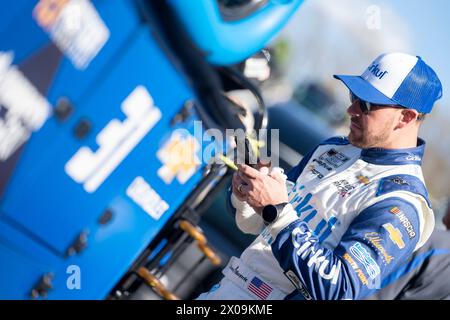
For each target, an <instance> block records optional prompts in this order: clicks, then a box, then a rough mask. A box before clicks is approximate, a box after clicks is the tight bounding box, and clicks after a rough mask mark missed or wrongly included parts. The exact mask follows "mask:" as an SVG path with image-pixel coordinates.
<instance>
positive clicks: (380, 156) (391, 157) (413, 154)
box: [361, 138, 425, 165]
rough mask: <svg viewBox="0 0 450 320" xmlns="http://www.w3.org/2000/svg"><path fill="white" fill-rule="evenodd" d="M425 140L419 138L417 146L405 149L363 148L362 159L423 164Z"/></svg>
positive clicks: (381, 162)
mask: <svg viewBox="0 0 450 320" xmlns="http://www.w3.org/2000/svg"><path fill="white" fill-rule="evenodd" d="M424 151H425V141H424V140H423V139H421V138H417V147H413V148H405V149H383V148H368V149H362V150H361V159H362V160H364V161H366V162H369V163H373V164H378V165H398V164H417V165H421V164H422V157H423V153H424Z"/></svg>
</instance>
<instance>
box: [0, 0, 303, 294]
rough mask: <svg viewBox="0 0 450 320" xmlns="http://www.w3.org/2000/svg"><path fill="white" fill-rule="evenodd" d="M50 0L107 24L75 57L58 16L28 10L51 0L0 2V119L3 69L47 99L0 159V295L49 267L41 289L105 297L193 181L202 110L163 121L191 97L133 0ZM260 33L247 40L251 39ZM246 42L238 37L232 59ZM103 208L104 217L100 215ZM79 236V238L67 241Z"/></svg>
mask: <svg viewBox="0 0 450 320" xmlns="http://www.w3.org/2000/svg"><path fill="white" fill-rule="evenodd" d="M2 1H3V0H2ZM3 2H4V1H3ZM54 2H55V3H58V4H61V5H62V6H61V8H60V9H61V10H63V9H62V8H64V5H66V3H72V4H73V3H92V5H93V7H92V8H94V9H93V10H94V11H92V12H90V14H91V18H90V19H91V20H92V21H97V22H98V21H101V23H102V24H104V27H105V28H106V29H105V30H107V36H106V38H105V39H106V40H105V42H104V43H102V44H101V45H99V48H98V52H93V53H91V56H89V58H88V59H87V60H89V61H88V63H83V62H80V61H79V60H77V59H78V58H79V59H81V58H80V57H82V56H83V53H82V52H81V51H80V50H81V49H80V48H87V49H86V50H89V45H87V44H86V43H85V44H84V47H83V45H82V46H81V47H76V46H75V45H74V46H73V47H70V45H69V46H68V47H64V48H63V47H61V46H64V45H65V44H64V43H63V44H61V42H58V40H55V34H56V33H55V32H56V31H55V30H57V28H58V27H61V26H60V25H59V26H58V23H59V24H61V22H54V21H53V22H54V23H53V24H50V26H49V25H46V24H45V23H46V21H47V20H46V19H47V18H48V16H46V15H42V14H43V13H42V12H40V13H36V12H37V11H36V10H38V9H37V8H38V6H39V5H48V4H50V3H53V1H48V0H40V1H29V0H21V1H19V0H18V1H14V3H13V4H4V6H2V7H3V8H4V7H5V6H8V8H9V11H8V13H9V15H8V14H6V16H7V18H5V19H3V20H1V22H0V121H5V123H6V122H7V121H9V120H7V119H8V117H9V116H10V114H13V113H14V112H16V113H17V112H19V111H18V110H19V109H20V105H18V104H17V101H16V100H17V98H18V97H19V98H20V95H19V96H14V95H13V96H12V97H13V98H12V99H13V100H14V99H16V100H14V101H15V102H11V101H9V102H8V101H7V99H6V98H5V97H8V95H7V94H6V93H5V92H4V91H2V90H5V87H2V86H4V83H5V81H6V80H5V79H7V80H8V81H10V82H11V83H13V82H14V81H16V82H14V83H16V84H17V83H18V82H17V81H19V80H20V79H22V80H20V81H22V82H21V85H24V82H23V81H25V82H26V84H27V86H28V94H30V93H29V92H32V93H33V94H37V92H39V96H40V97H42V99H43V101H46V103H47V105H48V106H49V107H50V110H49V114H48V119H47V120H46V121H43V123H42V126H41V127H39V128H37V129H36V130H34V132H30V137H29V139H27V141H25V142H24V143H23V144H22V145H20V146H19V148H18V150H16V151H15V152H13V153H12V154H11V155H9V156H7V157H6V159H3V160H1V159H0V261H1V263H0V299H28V298H30V297H31V292H32V288H36V284H38V283H39V281H40V280H41V279H42V277H43V276H45V275H48V274H52V277H53V278H52V279H53V280H52V289H51V290H48V295H47V296H46V297H47V298H49V299H103V298H106V297H107V295H108V293H109V292H110V291H111V290H112V289H113V287H114V286H115V285H116V284H117V282H118V281H119V280H120V279H121V278H122V277H123V276H124V274H125V273H126V272H127V271H128V270H129V268H130V267H131V265H132V264H133V262H135V260H136V259H137V258H138V257H139V256H140V254H141V253H142V252H143V251H144V249H145V248H147V246H148V245H149V244H150V243H151V242H152V241H153V240H154V239H155V237H156V235H157V234H158V233H159V232H160V231H161V230H162V229H163V228H165V227H166V226H167V223H168V221H169V220H170V219H171V217H172V216H173V214H174V213H175V211H176V210H177V209H178V208H180V206H181V205H182V204H183V202H184V201H185V199H186V198H187V197H188V195H189V194H190V193H191V192H192V191H193V190H194V189H195V188H196V187H197V186H198V184H199V183H200V182H201V181H202V179H203V176H202V171H203V169H204V168H205V166H206V162H207V160H208V159H202V151H203V150H205V149H206V148H207V147H208V146H209V144H204V143H203V144H202V141H201V140H202V138H201V136H199V134H198V132H195V130H194V128H195V126H194V122H195V121H197V120H201V119H200V117H199V115H198V114H197V113H196V111H195V109H192V110H191V113H190V115H189V116H188V117H187V118H186V119H184V120H183V121H181V122H179V123H177V124H173V123H172V119H173V118H174V116H175V115H176V114H177V113H178V112H179V111H180V110H181V108H182V107H183V105H184V104H185V102H186V101H188V100H193V101H196V100H197V99H198V97H197V96H196V93H195V92H194V90H193V89H192V88H191V84H190V83H189V76H188V75H185V74H183V73H181V72H180V70H179V69H177V68H176V67H175V66H174V63H173V61H172V60H171V59H170V58H169V57H168V56H167V55H166V54H167V52H165V51H163V50H162V49H161V47H160V45H159V42H158V41H157V40H156V39H155V38H154V34H152V32H151V30H150V29H149V27H148V26H147V25H145V24H144V23H143V22H142V21H141V18H140V15H139V12H138V7H137V6H135V2H134V1H129V0H114V1H106V0H94V1H91V2H88V1H85V0H76V1H75V0H72V2H70V1H65V0H63V1H57V0H56V1H54ZM189 2H190V1H189ZM8 3H9V2H8ZM294 3H296V4H297V5H298V4H299V3H300V2H299V1H297V2H296V1H293V2H292V3H290V4H289V5H284V6H282V5H280V6H281V7H283V10H282V12H285V11H286V10H287V9H288V8H290V9H289V10H293V8H294V7H295V5H294ZM57 8H58V7H57ZM92 8H91V9H92ZM41 9H42V8H41ZM179 9H180V10H182V9H183V8H179ZM197 9H199V8H197ZM52 10H55V8H54V7H52ZM58 10H59V9H58ZM190 10H194V8H191V9H190ZM61 12H63V11H61ZM61 12H59V11H58V12H56V13H57V14H62V13H61ZM264 12H266V11H264ZM268 12H272V11H267V13H265V14H268ZM277 12H278V11H277ZM280 12H281V11H280ZM44 13H45V14H49V12H47V11H44ZM50 13H52V14H53V13H55V12H53V11H51V12H50ZM75 13H76V12H75ZM39 14H41V16H40V17H39V18H37V16H38V15H39ZM190 14H191V15H193V16H195V17H200V16H202V14H210V12H203V11H201V10H200V11H190ZM2 15H4V13H1V14H0V16H2ZM278 15H283V17H284V18H280V17H279V18H276V19H278V20H277V21H278V24H280V23H281V21H284V20H285V19H286V17H287V15H286V13H283V14H282V13H279V14H277V15H275V16H276V17H277V16H278ZM261 16H264V14H261ZM266 17H267V16H266ZM49 19H50V18H49ZM96 19H97V20H96ZM50 20H51V19H50ZM252 21H254V22H253V23H256V21H257V20H252ZM248 23H250V22H248ZM258 26H259V24H258ZM62 27H64V25H63V26H62ZM83 27H86V26H85V25H81V28H83ZM100 27H101V25H100ZM215 27H216V26H215V25H210V26H208V28H215ZM55 28H56V29H55ZM267 28H274V29H276V28H277V27H275V25H272V26H268V27H267ZM75 29H76V28H75ZM100 29H101V28H100ZM67 30H69V31H70V28H69V29H66V30H65V32H69V31H67ZM76 30H78V29H76ZM96 30H99V26H97V29H96ZM200 34H201V37H204V35H202V33H201V32H200ZM264 34H265V35H266V36H267V35H268V34H269V33H268V31H267V32H266V31H264ZM66 36H67V37H68V38H70V39H72V40H73V39H74V38H73V37H72V35H70V34H69V35H66ZM84 36H86V34H85V35H84ZM89 36H92V34H90V35H89ZM103 36H105V34H103ZM71 37H72V38H71ZM207 38H208V37H207ZM208 39H209V40H208V41H212V39H211V38H208ZM263 39H265V38H258V40H257V41H256V40H255V41H256V42H257V46H258V47H259V46H261V45H262V44H263V42H264V41H265V40H263ZM72 40H71V41H72ZM97 40H98V39H97ZM194 40H195V39H194ZM74 41H75V40H74ZM91 41H92V43H95V39H93V40H92V39H91ZM69 42H70V41H69ZM256 42H255V43H256ZM88 44H89V43H88ZM78 45H79V44H78ZM241 49H242V48H241ZM241 49H238V48H234V49H233V50H241ZM77 50H78V51H77ZM253 50H254V48H253V47H252V48H245V49H242V50H241V51H242V52H241V53H240V54H239V55H234V56H233V59H238V58H239V57H240V59H242V58H243V57H245V56H246V55H248V54H250V52H251V51H253ZM10 60H11V61H10ZM211 61H216V62H217V61H221V62H223V61H222V60H221V58H218V60H217V59H215V58H213V59H212V60H211ZM13 73H15V74H16V78H14V79H15V80H14V79H13V80H11V79H12V77H11V74H13ZM8 77H9V78H8ZM17 77H19V78H20V79H19V80H17ZM24 79H25V80H24ZM9 98H11V96H9ZM24 98H27V97H26V94H25V93H24ZM62 99H63V100H65V101H69V102H70V104H71V106H72V107H73V110H72V111H71V113H70V114H69V115H68V117H67V119H61V118H58V114H57V112H56V110H57V106H58V105H60V102H61V100H62ZM14 104H16V105H15V106H14ZM26 108H34V106H33V104H30V105H27V106H26ZM11 110H14V112H13V111H11ZM22 110H23V109H22ZM24 110H31V109H24ZM26 121H27V120H25V117H24V118H23V119H22V118H20V117H19V122H21V123H22V122H23V123H25V122H26ZM23 123H22V124H21V125H22V126H23V125H24V124H23ZM83 123H84V126H85V129H86V130H85V132H84V133H83V132H82V131H83V130H81V129H82V128H83V127H82V126H81V125H80V124H83ZM0 124H1V125H3V122H2V123H0ZM77 128H78V129H77ZM80 128H81V129H80ZM178 129H182V130H183V131H178ZM80 130H81V131H80ZM80 132H81V133H80ZM174 132H181V133H180V135H178V136H174V135H173V133H174ZM189 147H190V149H189ZM177 148H182V150H186V148H188V149H187V153H188V154H190V155H191V156H192V159H195V158H198V159H199V160H203V162H198V163H197V162H196V163H195V165H194V164H192V163H190V164H189V165H188V166H187V167H186V166H183V165H180V163H177V160H179V159H178V157H179V156H180V150H179V149H177ZM183 148H184V149H183ZM0 149H1V148H0ZM164 152H166V154H164ZM0 156H1V152H0ZM193 161H196V160H193ZM94 163H96V165H95V166H93V164H94ZM91 166H92V168H91ZM158 210H159V211H158ZM105 211H109V212H110V213H112V218H111V220H110V221H109V222H107V223H99V221H100V218H101V216H102V215H103V214H104V213H105ZM81 236H83V237H85V238H86V239H85V240H86V243H85V245H86V247H85V248H79V249H74V248H76V244H77V241H76V240H77V239H78V238H80V237H81ZM78 251H79V252H78ZM73 266H76V267H77V268H79V270H80V272H81V273H80V274H79V275H80V280H81V281H80V285H81V287H79V288H72V287H71V286H70V284H69V283H68V281H69V280H70V276H71V273H70V270H71V267H73Z"/></svg>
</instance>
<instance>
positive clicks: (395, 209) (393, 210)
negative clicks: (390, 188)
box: [389, 207, 402, 214]
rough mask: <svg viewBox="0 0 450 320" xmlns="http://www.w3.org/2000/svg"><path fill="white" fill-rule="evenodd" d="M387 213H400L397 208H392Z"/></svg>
mask: <svg viewBox="0 0 450 320" xmlns="http://www.w3.org/2000/svg"><path fill="white" fill-rule="evenodd" d="M389 211H390V212H391V213H393V214H399V213H400V212H402V211H401V210H400V209H399V208H398V207H392V208H391V209H390V210H389Z"/></svg>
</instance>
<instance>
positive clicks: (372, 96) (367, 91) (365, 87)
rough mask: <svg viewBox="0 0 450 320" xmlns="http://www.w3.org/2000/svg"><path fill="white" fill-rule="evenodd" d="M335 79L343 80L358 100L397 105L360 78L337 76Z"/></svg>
mask: <svg viewBox="0 0 450 320" xmlns="http://www.w3.org/2000/svg"><path fill="white" fill-rule="evenodd" d="M334 77H335V78H336V79H338V80H341V81H342V82H343V83H344V84H345V85H346V86H347V88H348V89H349V90H350V91H351V92H353V93H354V94H355V95H356V96H357V97H358V98H360V99H362V100H365V101H367V102H370V103H373V104H382V105H396V104H397V102H395V101H394V100H392V99H389V98H388V97H386V96H385V95H384V94H382V93H381V92H380V91H378V90H377V89H376V88H375V87H374V86H372V85H371V84H370V83H369V82H367V81H366V80H364V79H363V78H361V77H360V76H344V75H337V74H335V75H334Z"/></svg>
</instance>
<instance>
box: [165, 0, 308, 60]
mask: <svg viewBox="0 0 450 320" xmlns="http://www.w3.org/2000/svg"><path fill="white" fill-rule="evenodd" d="M302 2H303V0H285V1H277V0H269V1H268V2H267V4H266V5H264V6H263V7H261V8H260V9H258V10H257V11H256V12H253V13H252V14H250V15H249V16H247V17H244V18H243V19H240V20H237V21H236V20H233V21H226V20H225V19H224V18H223V16H222V14H221V12H220V7H219V4H218V3H217V1H213V0H197V1H185V0H169V3H170V4H171V6H173V8H174V9H175V11H176V14H177V16H178V18H179V19H180V21H181V23H182V24H183V25H184V26H185V28H186V29H187V31H188V32H189V34H190V35H191V37H192V38H193V40H194V41H195V43H196V44H197V45H198V46H199V47H200V48H201V49H202V50H203V51H204V52H205V55H206V57H207V59H208V61H210V62H211V63H213V64H217V65H229V64H233V63H237V62H240V61H242V60H243V59H245V58H247V57H249V56H251V55H252V54H254V53H256V52H257V51H259V50H261V49H262V48H263V47H264V46H265V45H266V44H267V42H268V41H269V40H270V39H271V38H272V37H273V36H274V35H275V34H276V33H277V32H278V31H280V29H281V28H282V27H283V26H284V24H285V23H286V22H287V21H288V19H289V18H290V16H291V15H292V14H293V13H294V12H295V10H296V9H297V8H298V7H299V6H300V5H301V4H302Z"/></svg>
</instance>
